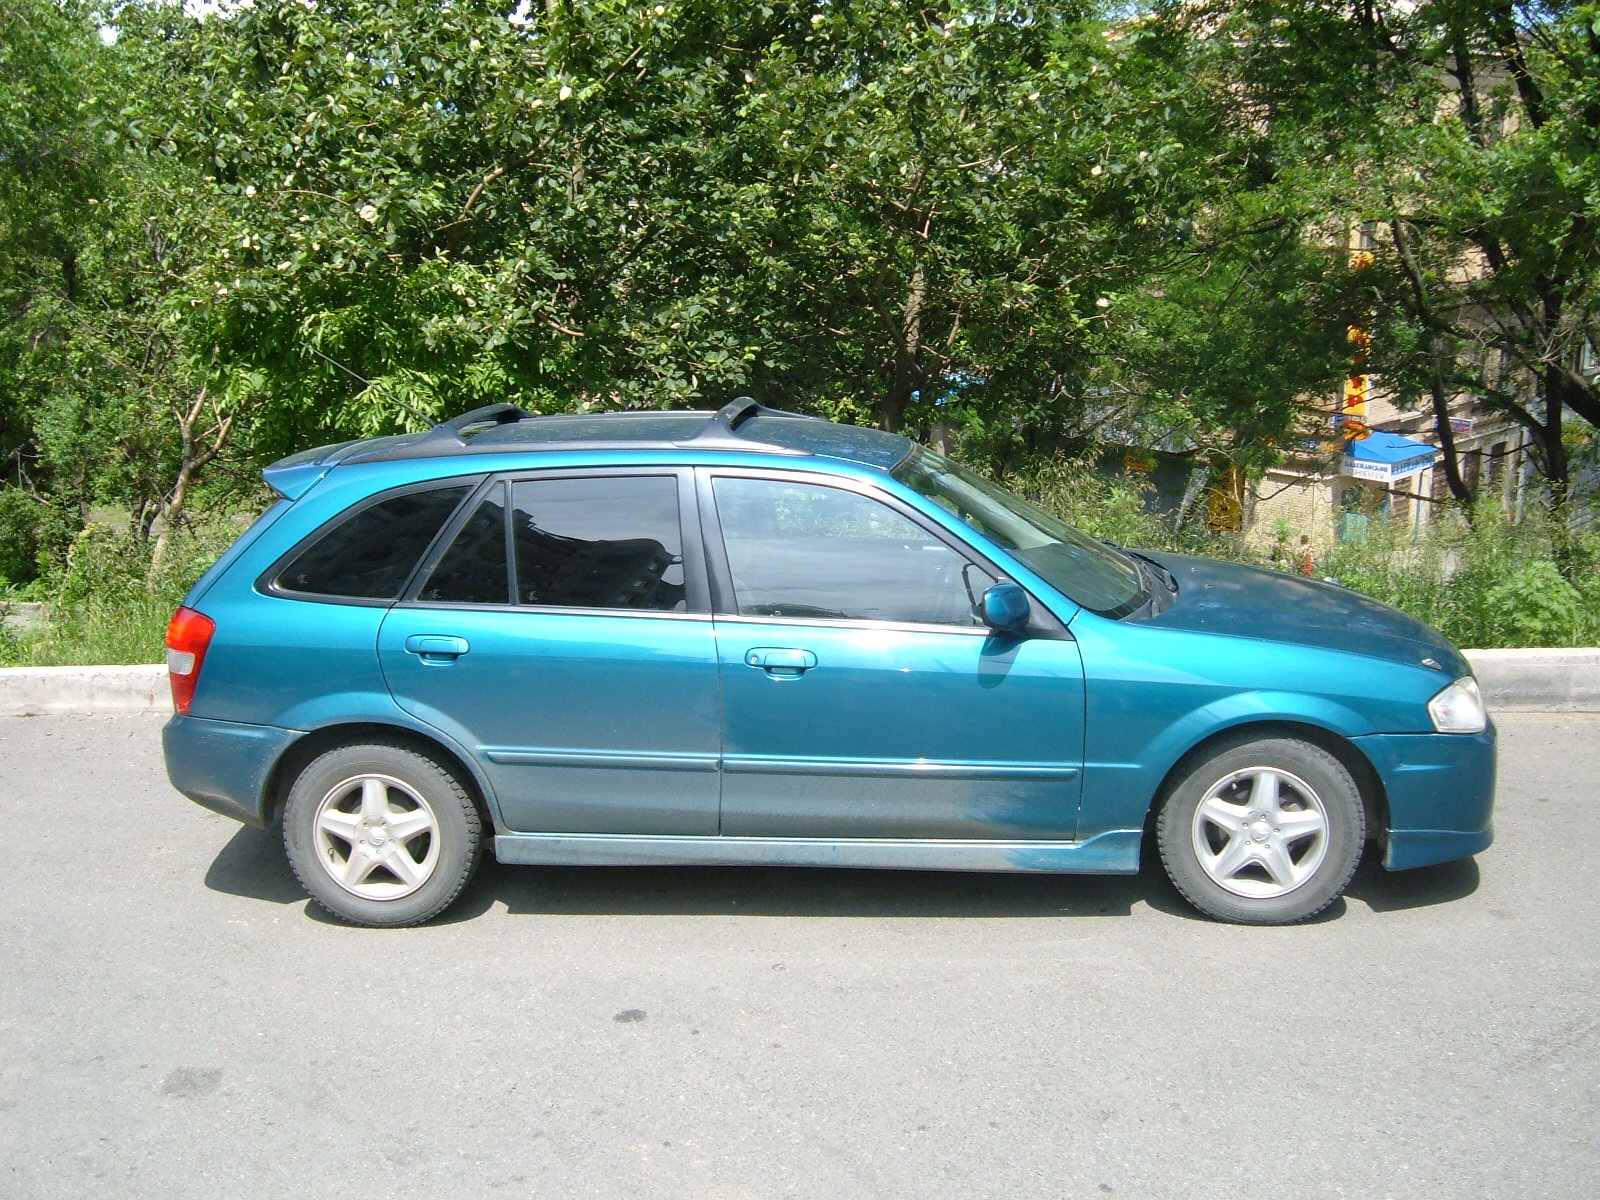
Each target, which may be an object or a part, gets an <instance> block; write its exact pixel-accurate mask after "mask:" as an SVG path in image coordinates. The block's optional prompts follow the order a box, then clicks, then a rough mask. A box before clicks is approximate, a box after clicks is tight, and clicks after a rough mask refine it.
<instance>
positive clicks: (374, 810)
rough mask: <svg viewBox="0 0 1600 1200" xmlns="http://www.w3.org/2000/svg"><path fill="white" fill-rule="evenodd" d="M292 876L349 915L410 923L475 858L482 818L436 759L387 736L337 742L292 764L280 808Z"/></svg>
mask: <svg viewBox="0 0 1600 1200" xmlns="http://www.w3.org/2000/svg"><path fill="white" fill-rule="evenodd" d="M283 842H284V848H285V850H286V851H287V852H288V855H289V864H290V866H292V867H293V868H294V873H295V875H296V876H297V877H298V878H299V880H300V884H301V886H302V887H304V888H305V889H306V891H307V892H308V893H310V895H311V898H312V899H314V900H315V901H316V902H317V903H318V904H320V905H321V906H322V907H323V908H325V909H327V910H328V911H329V912H330V913H332V914H333V915H334V916H336V917H340V918H342V919H343V920H346V921H349V922H351V923H352V924H355V925H416V924H419V923H420V922H422V921H426V920H427V919H428V918H430V917H433V916H436V915H438V914H439V913H440V912H443V911H444V909H445V908H446V907H448V906H449V904H450V903H451V901H453V900H454V899H455V898H456V896H458V895H459V894H460V892H461V889H462V888H463V887H465V886H466V884H467V880H468V879H470V878H471V877H472V872H473V871H474V869H476V867H477V865H478V858H479V856H480V854H481V852H482V845H483V822H482V820H481V819H480V818H479V816H478V809H477V806H476V805H475V804H473V802H472V797H471V796H470V795H469V794H468V793H467V790H466V789H465V788H464V787H463V786H462V784H461V782H460V781H459V780H458V779H457V778H456V776H455V775H454V774H453V773H452V772H451V771H449V770H447V769H446V768H445V767H444V766H443V765H442V764H440V763H438V762H436V761H435V760H434V759H432V758H430V757H428V756H427V755H425V754H422V753H419V752H418V751H416V750H413V749H411V748H410V747H408V746H403V745H398V744H394V743H387V742H374V743H370V744H366V745H351V746H340V747H338V748H336V749H333V750H329V751H327V752H326V753H324V754H322V755H320V756H319V757H317V758H315V759H313V760H312V761H311V762H310V763H309V764H307V766H306V768H305V769H304V770H303V771H301V772H300V775H299V777H298V778H297V779H296V780H295V781H294V785H293V786H292V787H291V788H290V789H289V797H288V800H287V802H286V803H285V805H284V811H283Z"/></svg>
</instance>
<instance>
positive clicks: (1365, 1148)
mask: <svg viewBox="0 0 1600 1200" xmlns="http://www.w3.org/2000/svg"><path fill="white" fill-rule="evenodd" d="M159 728H160V720H159V719H158V718H152V717H120V718H119V717H37V718H25V719H10V720H0V845H3V847H4V851H5V854H4V863H5V868H4V872H3V874H0V900H3V909H0V912H3V914H4V916H3V920H4V930H5V933H4V938H3V941H0V1196H3V1197H5V1198H6V1200H33V1198H36V1197H37V1198H45V1197H89V1196H93V1197H117V1198H125V1197H126V1198H132V1197H146V1196H149V1197H162V1198H164V1200H165V1198H171V1197H184V1196H202V1195H203V1196H205V1197H208V1198H223V1197H235V1196H238V1197H293V1198H296V1200H298V1198H301V1197H313V1198H319V1197H340V1198H351V1197H360V1198H361V1200H378V1198H382V1197H390V1196H394V1197H401V1196H404V1197H444V1198H450V1200H454V1198H458V1197H479V1196H482V1197H539V1198H541V1200H550V1198H558V1197H581V1196H603V1197H657V1196H671V1197H680V1196H681V1197H706V1198H716V1200H743V1198H757V1197H759V1198H767V1197H806V1198H810V1197H827V1198H828V1200H847V1198H851V1197H869V1196H870V1197H939V1198H944V1197H962V1198H967V1197H1007V1198H1010V1197H1033V1196H1038V1197H1102V1196H1129V1197H1177V1198H1183V1200H1200V1198H1205V1197H1230V1198H1233V1197H1265V1196H1282V1197H1293V1198H1298V1197H1333V1196H1373V1197H1394V1198H1410V1197H1429V1198H1439V1197H1479V1196H1483V1197H1496V1198H1507V1197H1582V1198H1583V1200H1592V1198H1593V1197H1595V1196H1596V1195H1600V986H1597V985H1600V936H1597V935H1600V883H1597V878H1600V869H1597V856H1596V850H1597V848H1600V716H1571V715H1568V716H1528V715H1516V716H1508V717H1505V718H1503V719H1502V721H1501V728H1502V734H1503V741H1502V747H1503V756H1502V768H1501V791H1500V805H1499V811H1498V814H1497V824H1498V829H1499V842H1498V843H1497V845H1496V846H1495V847H1494V848H1493V849H1491V850H1490V851H1488V852H1487V853H1485V854H1484V855H1482V856H1480V859H1479V860H1478V861H1477V863H1466V864H1456V865H1451V866H1446V867H1439V868H1432V869H1428V870H1424V871H1417V872H1410V873H1406V874H1401V875H1387V874H1385V873H1384V872H1382V871H1381V870H1369V869H1365V868H1364V869H1363V871H1362V872H1361V873H1360V874H1358V876H1357V878H1356V880H1355V882H1354V884H1353V886H1352V889H1351V894H1350V898H1349V900H1348V902H1343V903H1340V904H1338V905H1336V906H1335V907H1334V909H1332V910H1330V912H1329V914H1328V915H1327V917H1326V918H1325V919H1322V920H1319V921H1318V922H1316V923H1314V924H1310V925H1306V926H1300V927H1295V928H1289V929H1266V930H1263V929H1241V928H1232V927H1226V926H1221V925H1216V924H1211V923H1209V922H1206V921H1203V920H1200V919H1197V918H1196V917H1194V916H1192V915H1191V914H1190V913H1189V912H1188V911H1187V910H1185V909H1184V908H1183V906H1182V905H1181V903H1180V902H1179V900H1178V899H1177V897H1176V895H1175V894H1174V893H1173V892H1172V891H1171V890H1170V889H1169V888H1168V887H1167V886H1166V885H1165V884H1164V883H1162V882H1160V881H1158V880H1155V879H1151V878H1145V877H1141V878H1140V879H1138V880H1128V879H1112V878H1087V877H1024V876H997V875H996V876H964V875H933V874H893V873H864V872H863V873H851V872H844V871H811V872H808V871H800V870H741V869H737V868H729V869H692V870H691V869H669V868H656V869H648V870H644V869H641V870H623V869H613V870H578V869H561V870H544V869H532V868H499V867H494V866H490V867H488V868H487V869H486V870H485V871H484V872H483V874H482V875H480V877H479V878H478V880H477V882H476V883H475V884H474V885H473V887H472V889H471V891H470V892H469V894H468V895H467V896H466V898H465V899H466V902H465V903H464V904H463V905H461V906H460V907H459V908H457V909H455V910H453V912H452V913H451V914H449V915H448V916H447V918H446V919H445V920H444V921H442V922H441V923H438V924H435V925H433V926H431V927H427V928H422V929H414V930H399V931H371V930H359V929H352V928H349V927H346V926H342V925H337V924H333V923H331V922H330V921H328V920H326V919H324V918H323V917H322V916H321V915H320V914H319V913H318V912H317V911H316V910H315V909H313V908H311V907H310V905H309V904H308V903H307V901H305V900H304V898H303V897H302V896H301V894H300V893H299V891H298V889H297V887H296V885H295V882H294V879H293V877H292V876H291V875H290V874H289V872H288V869H287V868H286V867H285V865H284V863H283V860H282V856H281V853H280V851H279V848H278V845H277V843H276V840H275V837H274V835H271V834H267V833H262V832H259V831H255V830H248V829H243V828H241V827H240V826H238V825H235V824H233V823H232V822H230V821H227V820H226V819H224V818H221V817H217V816H214V815H212V814H209V813H207V812H204V811H203V810H201V809H199V808H197V807H195V806H193V805H191V804H189V803H188V802H187V801H185V800H183V799H182V798H180V797H179V796H178V795H176V793H174V792H172V791H171V790H170V789H169V787H168V785H167V783H166V780H165V776H164V775H163V773H162V770H161V766H160V755H159V748H158V740H157V734H158V730H159Z"/></svg>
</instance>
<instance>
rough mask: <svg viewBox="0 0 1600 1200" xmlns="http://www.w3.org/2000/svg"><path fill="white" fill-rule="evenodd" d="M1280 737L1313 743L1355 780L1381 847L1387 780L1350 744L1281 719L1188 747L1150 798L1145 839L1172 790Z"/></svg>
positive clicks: (1370, 831)
mask: <svg viewBox="0 0 1600 1200" xmlns="http://www.w3.org/2000/svg"><path fill="white" fill-rule="evenodd" d="M1279 737H1286V738H1295V739H1297V740H1299V741H1302V742H1309V743H1310V744H1311V745H1313V746H1316V747H1317V748H1318V749H1321V750H1325V751H1327V752H1328V753H1329V754H1331V755H1333V757H1334V758H1336V759H1338V760H1339V762H1340V764H1341V765H1342V766H1343V767H1344V768H1345V770H1347V771H1349V772H1350V777H1351V778H1352V779H1354V780H1355V784H1356V791H1357V792H1358V793H1359V794H1360V796H1361V808H1362V815H1363V816H1364V817H1365V818H1366V823H1367V840H1368V841H1372V842H1377V843H1378V844H1379V845H1380V846H1381V845H1382V844H1383V843H1384V841H1385V840H1386V836H1387V833H1388V829H1389V795H1388V792H1387V790H1386V789H1385V788H1384V786H1383V779H1382V778H1381V777H1380V776H1379V775H1378V772H1377V769H1376V768H1374V767H1373V765H1372V762H1371V761H1370V760H1369V759H1368V758H1367V756H1366V755H1365V754H1364V753H1362V751H1361V748H1360V747H1359V746H1357V745H1356V744H1355V743H1354V742H1353V741H1351V740H1350V739H1349V738H1346V737H1342V736H1340V735H1339V734H1337V733H1334V732H1333V731H1331V730H1329V729H1325V728H1323V727H1322V726H1320V725H1313V724H1311V723H1309V722H1305V721H1296V720H1293V719H1289V718H1283V717H1273V718H1267V719H1262V720H1256V721H1248V722H1245V723H1243V724H1240V725H1230V726H1228V727H1227V728H1226V729H1218V730H1216V731H1215V732H1213V733H1211V734H1208V735H1207V736H1206V737H1204V738H1201V739H1200V741H1198V742H1196V743H1195V744H1194V745H1193V746H1191V747H1189V749H1188V750H1186V751H1185V752H1184V753H1183V754H1182V755H1181V756H1179V758H1178V760H1177V761H1176V762H1174V763H1173V764H1172V766H1171V768H1169V769H1168V771H1167V773H1166V775H1165V776H1164V777H1163V778H1162V780H1161V786H1160V787H1158V788H1156V791H1155V795H1154V796H1152V797H1151V800H1150V808H1149V811H1148V812H1147V813H1146V815H1145V831H1146V833H1147V834H1148V833H1149V832H1150V831H1152V830H1153V829H1154V824H1155V820H1156V816H1157V814H1158V813H1160V811H1161V806H1162V805H1163V804H1164V803H1166V800H1167V797H1168V796H1170V795H1171V794H1172V790H1173V789H1174V788H1175V787H1177V786H1178V784H1179V783H1181V782H1182V781H1183V780H1184V779H1185V778H1186V777H1187V776H1188V774H1189V772H1190V771H1192V770H1193V769H1194V768H1195V767H1196V766H1198V765H1199V764H1200V763H1201V762H1203V761H1205V760H1206V759H1208V758H1210V757H1212V756H1213V755H1215V754H1219V753H1221V752H1222V751H1223V750H1225V749H1228V748H1230V747H1233V746H1242V745H1246V744H1248V743H1250V742H1259V741H1262V740H1264V739H1266V738H1279Z"/></svg>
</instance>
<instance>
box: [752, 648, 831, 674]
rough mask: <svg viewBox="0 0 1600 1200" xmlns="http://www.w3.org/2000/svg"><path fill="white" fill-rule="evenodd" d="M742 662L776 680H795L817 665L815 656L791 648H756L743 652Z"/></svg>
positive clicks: (809, 652) (807, 651) (808, 652)
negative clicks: (757, 668)
mask: <svg viewBox="0 0 1600 1200" xmlns="http://www.w3.org/2000/svg"><path fill="white" fill-rule="evenodd" d="M744 661H745V665H746V666H751V667H760V668H761V669H762V670H763V671H765V672H766V673H767V674H768V675H771V676H773V677H774V678H776V679H795V678H798V677H799V676H801V675H804V674H805V673H806V672H807V671H809V670H810V669H811V668H812V667H814V666H816V665H817V656H816V655H815V654H813V653H811V651H809V650H800V649H797V648H795V647H793V646H756V647H755V648H753V649H750V650H746V651H745V652H744Z"/></svg>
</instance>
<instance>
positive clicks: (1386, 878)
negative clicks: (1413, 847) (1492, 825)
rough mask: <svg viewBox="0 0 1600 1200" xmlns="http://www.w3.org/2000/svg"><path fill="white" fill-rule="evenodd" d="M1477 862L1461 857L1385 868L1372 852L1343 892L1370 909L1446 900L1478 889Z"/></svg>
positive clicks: (1418, 905) (1436, 902)
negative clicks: (1434, 863) (1409, 867)
mask: <svg viewBox="0 0 1600 1200" xmlns="http://www.w3.org/2000/svg"><path fill="white" fill-rule="evenodd" d="M1478 882H1479V875H1478V862H1477V860H1476V859H1472V858H1463V859H1459V860H1457V861H1456V862H1447V863H1440V864H1438V865H1437V866H1433V867H1416V868H1413V869H1412V870H1409V871H1386V870H1384V868H1383V864H1382V863H1381V862H1379V861H1377V858H1376V856H1374V857H1373V858H1372V859H1370V860H1369V861H1367V862H1364V863H1362V864H1361V867H1360V868H1359V869H1358V870H1357V871H1356V874H1355V878H1354V879H1352V880H1351V881H1350V886H1349V887H1347V888H1346V889H1345V895H1347V896H1349V897H1351V898H1352V899H1354V900H1359V901H1361V903H1363V904H1365V905H1366V906H1367V907H1368V908H1370V909H1372V911H1373V912H1394V911H1396V910H1398V909H1404V908H1427V907H1429V906H1430V905H1434V904H1448V903H1450V902H1451V901H1452V900H1460V899H1462V898H1464V897H1466V896H1470V895H1472V893H1473V892H1475V891H1477V890H1478Z"/></svg>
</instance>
